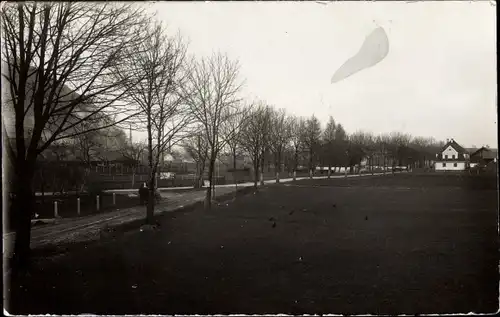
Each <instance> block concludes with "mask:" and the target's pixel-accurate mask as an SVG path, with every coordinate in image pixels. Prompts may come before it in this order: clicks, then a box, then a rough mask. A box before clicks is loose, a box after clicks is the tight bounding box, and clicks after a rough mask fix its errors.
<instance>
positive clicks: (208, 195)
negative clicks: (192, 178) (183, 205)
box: [205, 154, 215, 211]
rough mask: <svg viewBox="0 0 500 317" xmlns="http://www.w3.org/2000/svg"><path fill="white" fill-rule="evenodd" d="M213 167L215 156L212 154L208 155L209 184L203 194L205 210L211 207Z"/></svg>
mask: <svg viewBox="0 0 500 317" xmlns="http://www.w3.org/2000/svg"><path fill="white" fill-rule="evenodd" d="M214 167H215V156H214V155H213V154H212V155H211V157H210V162H209V167H208V180H209V186H208V188H207V193H206V196H205V210H208V211H210V209H211V208H212V186H213V185H214V184H213V176H214Z"/></svg>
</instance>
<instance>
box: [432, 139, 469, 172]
mask: <svg viewBox="0 0 500 317" xmlns="http://www.w3.org/2000/svg"><path fill="white" fill-rule="evenodd" d="M468 162H469V152H468V151H467V150H466V149H464V148H463V147H462V146H461V145H460V144H458V143H457V142H455V140H453V139H450V140H448V142H447V143H446V144H445V145H444V146H443V147H442V148H441V150H440V151H439V152H438V153H437V154H436V162H435V164H434V169H435V170H436V171H463V170H465V169H467V168H468Z"/></svg>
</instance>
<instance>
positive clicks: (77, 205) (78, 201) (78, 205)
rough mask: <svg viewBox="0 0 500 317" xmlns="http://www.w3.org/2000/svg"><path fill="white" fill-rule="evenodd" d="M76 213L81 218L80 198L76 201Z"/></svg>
mask: <svg viewBox="0 0 500 317" xmlns="http://www.w3.org/2000/svg"><path fill="white" fill-rule="evenodd" d="M76 213H77V214H78V216H80V198H77V199H76Z"/></svg>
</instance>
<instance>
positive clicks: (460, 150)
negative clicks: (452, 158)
mask: <svg viewBox="0 0 500 317" xmlns="http://www.w3.org/2000/svg"><path fill="white" fill-rule="evenodd" d="M448 146H451V147H452V148H454V149H455V150H456V151H457V152H458V154H467V153H469V151H467V150H466V149H464V148H463V147H462V146H461V145H460V144H458V143H457V142H456V141H455V140H453V139H451V140H449V141H448V143H446V144H445V145H444V146H443V147H442V148H441V150H440V151H439V153H443V151H444V150H446V148H447V147H448Z"/></svg>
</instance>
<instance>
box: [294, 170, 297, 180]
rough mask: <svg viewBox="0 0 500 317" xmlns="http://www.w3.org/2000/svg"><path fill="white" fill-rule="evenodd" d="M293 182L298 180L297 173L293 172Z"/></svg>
mask: <svg viewBox="0 0 500 317" xmlns="http://www.w3.org/2000/svg"><path fill="white" fill-rule="evenodd" d="M293 180H294V181H296V180H297V171H295V170H294V171H293Z"/></svg>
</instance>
